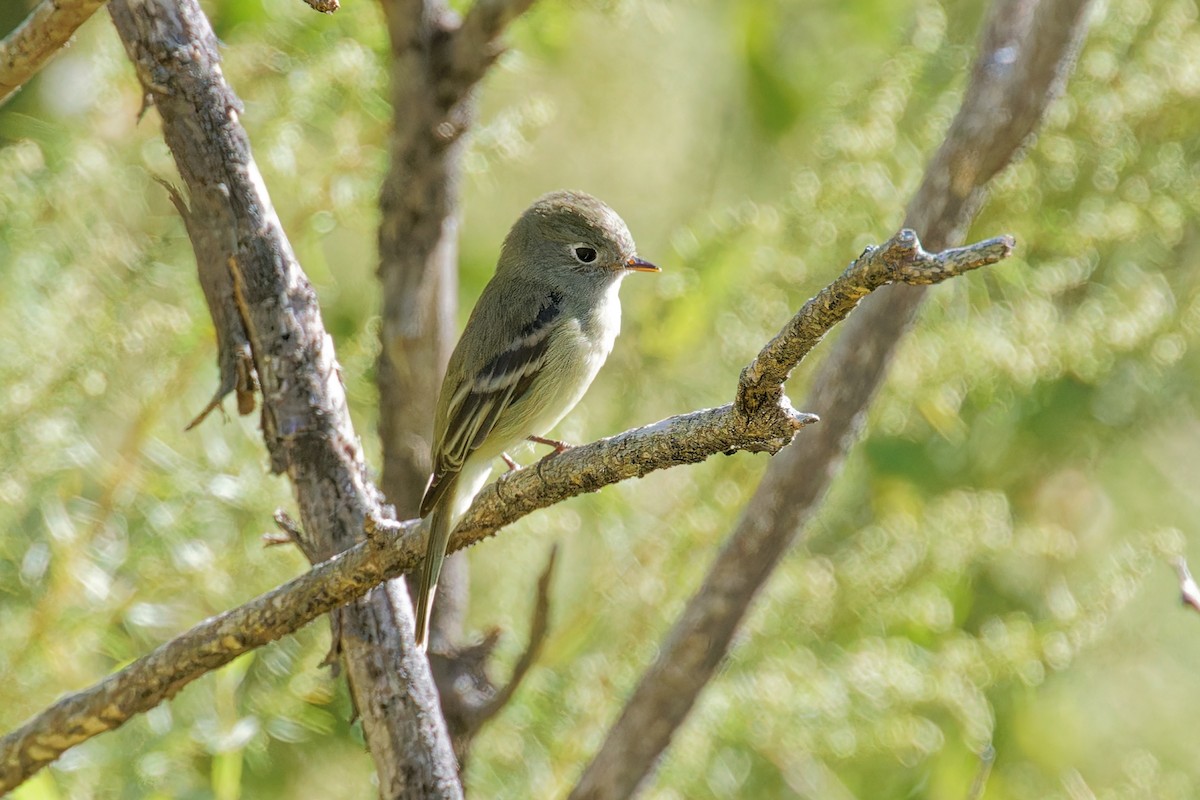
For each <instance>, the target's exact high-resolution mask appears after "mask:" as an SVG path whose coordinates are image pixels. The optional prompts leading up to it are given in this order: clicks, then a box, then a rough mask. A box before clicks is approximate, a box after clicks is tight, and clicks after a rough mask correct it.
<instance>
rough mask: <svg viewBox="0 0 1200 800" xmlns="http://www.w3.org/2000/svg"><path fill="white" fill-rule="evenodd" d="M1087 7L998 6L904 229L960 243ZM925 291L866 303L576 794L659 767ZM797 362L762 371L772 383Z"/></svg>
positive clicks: (1045, 95)
mask: <svg viewBox="0 0 1200 800" xmlns="http://www.w3.org/2000/svg"><path fill="white" fill-rule="evenodd" d="M1088 7H1089V0H1041V2H1036V1H1035V0H996V2H994V4H993V6H992V9H991V12H990V14H989V18H988V21H987V22H986V23H985V26H984V32H983V36H982V37H981V41H980V50H979V54H978V56H977V58H976V62H975V66H974V70H973V72H972V76H971V79H970V81H969V83H968V85H967V89H966V92H965V93H964V95H963V100H962V105H961V106H960V108H959V112H958V114H957V115H956V117H955V119H954V121H953V123H952V124H951V126H950V130H949V131H948V133H947V135H946V139H945V140H944V142H943V143H942V146H941V147H940V148H939V150H938V152H937V153H936V154H935V156H934V157H933V160H932V162H931V163H930V166H929V167H928V168H927V170H926V173H925V177H924V180H923V182H922V185H921V187H920V188H919V189H918V191H917V193H916V195H914V197H913V199H912V202H911V203H910V204H909V207H908V213H907V215H906V220H905V227H908V228H912V229H914V230H916V232H917V233H918V234H919V235H920V236H921V238H922V239H923V240H924V241H925V243H926V245H927V246H929V247H930V248H931V249H936V250H942V249H944V248H946V247H947V246H949V245H951V244H953V243H954V242H958V241H961V240H962V236H963V233H964V232H965V230H966V228H967V225H968V224H969V223H970V221H971V219H973V217H974V215H975V213H976V211H977V210H978V208H979V206H980V205H981V204H982V202H983V198H984V196H985V193H986V185H987V183H988V181H989V180H990V179H991V178H992V176H993V175H995V174H996V172H998V171H999V170H1000V169H1001V168H1002V167H1004V166H1005V165H1006V164H1008V163H1009V162H1010V161H1011V160H1012V159H1013V158H1014V157H1015V156H1016V155H1017V154H1018V152H1019V150H1020V147H1021V145H1022V143H1023V142H1024V141H1025V140H1026V139H1027V137H1028V136H1029V135H1030V134H1031V133H1032V132H1033V131H1034V129H1035V128H1036V126H1037V123H1038V121H1039V120H1040V119H1041V118H1042V115H1043V113H1044V111H1045V109H1046V107H1047V105H1049V102H1050V100H1051V99H1052V98H1053V97H1054V96H1056V95H1057V92H1058V90H1059V88H1061V86H1062V85H1063V83H1064V81H1065V79H1066V76H1067V74H1069V72H1070V68H1071V66H1072V64H1073V63H1074V56H1075V53H1076V52H1077V50H1078V47H1079V44H1080V42H1081V40H1082V37H1083V33H1084V30H1085V28H1086V25H1085V21H1086V16H1087V9H1088ZM923 296H924V292H923V291H922V288H921V287H920V286H914V285H902V286H895V287H891V288H889V289H887V290H885V291H881V292H878V293H876V294H874V295H872V296H871V297H870V298H868V299H867V300H866V301H864V302H863V304H862V308H861V309H860V310H859V311H858V312H857V313H856V314H855V315H854V317H853V318H852V319H851V320H850V322H849V323H848V324H847V325H846V328H845V330H843V332H842V334H841V336H840V337H839V339H838V342H837V344H836V346H835V347H834V349H833V351H832V353H831V354H830V355H829V357H828V358H827V359H826V360H825V361H824V362H823V363H822V365H821V368H820V370H819V372H818V374H817V375H816V376H815V378H814V379H813V380H812V383H811V385H812V386H813V390H812V393H811V394H810V396H809V398H808V399H807V400H806V401H805V404H804V407H805V408H806V409H808V410H810V411H813V412H815V413H816V414H818V415H820V417H821V419H822V420H823V422H822V424H821V425H819V426H817V427H816V428H815V429H814V430H813V433H812V435H811V436H806V437H805V440H804V445H805V446H804V447H793V448H789V449H788V450H787V451H785V452H784V453H782V454H780V456H779V457H778V458H776V459H774V460H773V461H772V463H771V465H770V466H769V467H768V469H767V472H766V474H765V475H764V477H763V480H762V483H761V484H760V485H759V487H758V489H757V490H756V491H755V494H754V496H753V497H752V498H751V500H750V502H749V503H748V504H747V506H746V509H745V511H744V512H743V514H742V517H741V519H740V520H739V521H738V524H737V527H736V528H735V530H734V531H733V533H732V534H731V535H730V537H729V539H728V540H727V541H726V543H725V545H724V546H723V547H722V549H721V552H720V553H719V554H718V556H717V558H716V560H715V561H714V563H713V565H712V567H711V568H710V570H709V572H708V574H707V575H706V576H705V578H704V580H703V582H702V583H701V585H700V588H699V589H698V590H697V591H696V594H695V595H694V596H693V597H692V598H691V599H690V600H689V601H688V604H687V606H686V607H685V609H684V611H683V613H682V614H681V615H680V617H679V618H678V619H677V620H676V622H675V624H674V626H673V627H672V629H671V632H670V634H669V635H668V636H667V638H666V641H665V642H664V643H663V644H662V646H661V647H660V648H659V650H658V653H657V655H656V657H655V660H654V662H653V664H651V666H650V667H649V668H648V669H647V671H646V673H645V674H644V675H643V676H642V679H641V681H640V682H639V684H638V686H637V687H636V688H635V690H634V692H633V694H632V696H631V697H630V698H629V700H628V701H627V702H626V705H625V708H624V709H623V711H622V712H621V715H620V717H619V719H618V721H617V723H616V724H615V725H614V726H613V727H612V728H611V729H610V730H609V732H608V735H607V737H606V739H605V742H604V744H603V745H602V746H601V749H600V751H599V752H598V753H597V755H596V757H595V758H594V760H593V761H592V762H591V764H589V765H588V767H587V768H586V769H585V770H584V773H583V775H582V777H581V778H580V782H579V784H578V785H577V786H576V788H575V790H574V791H573V792H572V793H571V798H573V799H574V800H582V798H588V799H589V800H599V799H601V798H604V799H605V800H608V799H610V798H611V799H614V800H615V798H627V797H630V796H631V795H633V794H634V793H635V792H636V791H637V788H638V786H639V785H640V784H641V783H642V781H644V780H645V779H646V777H647V776H648V775H649V774H650V773H651V771H652V770H653V768H654V765H655V763H657V761H658V758H659V756H660V755H661V754H662V752H663V751H664V750H665V749H666V747H667V745H668V744H669V743H670V740H671V736H672V735H673V734H674V732H675V731H676V730H677V729H678V727H679V726H680V725H681V724H682V722H683V720H684V719H685V718H686V717H687V715H688V712H689V711H690V710H691V708H692V705H693V704H694V702H695V700H696V698H697V697H698V696H699V694H700V692H701V690H702V689H703V688H704V686H705V685H707V683H708V681H709V680H710V679H711V678H712V676H713V675H714V674H715V672H716V670H717V667H718V665H719V664H720V663H721V661H722V659H723V658H724V657H725V654H726V652H728V649H729V647H730V643H731V642H732V640H733V635H734V632H735V631H736V630H737V626H738V625H739V624H740V623H741V620H742V619H743V618H744V616H745V615H746V612H747V610H748V609H749V607H750V604H751V602H752V601H753V599H754V597H755V595H756V594H757V592H758V590H759V589H760V588H761V587H762V585H763V584H764V583H765V582H766V580H767V578H768V577H769V576H770V574H771V572H772V570H773V569H774V568H775V565H776V564H777V563H778V561H779V559H780V557H781V556H782V555H783V554H784V553H785V552H786V551H787V549H788V547H789V546H790V545H791V544H792V542H793V541H794V540H795V538H796V536H797V535H798V533H799V532H800V531H801V530H802V529H803V526H804V524H805V523H806V522H807V521H808V520H809V519H810V518H811V516H812V514H813V513H814V512H815V510H816V509H817V507H818V505H819V503H820V501H821V498H822V497H823V496H824V494H825V491H826V489H827V488H828V486H829V484H830V482H831V481H832V479H833V476H834V475H836V474H837V473H838V471H839V466H840V465H841V463H842V461H843V459H844V458H845V455H846V453H847V452H848V450H849V448H850V447H851V446H852V444H853V443H854V442H855V441H856V440H857V438H858V436H857V434H858V431H859V429H860V428H861V426H862V423H863V420H864V419H865V417H866V414H865V412H866V410H867V409H868V408H869V406H870V403H871V400H872V399H873V398H874V396H875V394H876V391H877V390H878V388H879V386H880V385H881V384H882V382H883V379H884V377H885V375H886V372H887V366H888V364H889V362H890V361H891V358H892V354H893V353H894V352H895V350H896V347H897V344H898V343H899V342H900V341H901V340H902V339H903V336H904V333H905V332H906V330H907V329H908V327H909V325H910V324H911V322H912V320H913V318H914V316H915V314H916V311H917V309H918V307H919V306H920V302H921V300H922V298H923ZM794 346H795V345H786V346H785V347H794ZM760 361H762V359H761V357H760ZM789 362H790V357H789V358H787V359H784V360H783V363H782V364H771V363H767V364H765V365H763V367H762V368H763V369H769V370H771V372H772V379H771V383H773V381H774V380H775V376H777V375H778V374H779V373H780V372H784V371H786V369H788V367H787V364H788V363H789ZM768 385H769V384H768Z"/></svg>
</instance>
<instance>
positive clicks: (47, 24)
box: [0, 0, 107, 106]
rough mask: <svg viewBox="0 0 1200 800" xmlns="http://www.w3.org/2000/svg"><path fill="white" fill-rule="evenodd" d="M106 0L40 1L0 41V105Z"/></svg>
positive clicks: (44, 64)
mask: <svg viewBox="0 0 1200 800" xmlns="http://www.w3.org/2000/svg"><path fill="white" fill-rule="evenodd" d="M105 2H107V0H42V2H40V3H38V5H37V7H36V8H35V9H33V11H32V12H31V13H30V15H29V16H28V17H26V18H25V20H24V22H22V23H21V24H20V25H18V26H17V27H16V29H15V30H13V32H12V33H10V34H9V35H8V36H6V37H4V39H3V41H0V106H2V105H4V103H5V102H6V101H7V100H8V98H10V97H12V96H13V95H14V94H16V91H17V90H18V89H20V88H21V87H22V86H24V85H25V84H26V83H28V82H29V79H30V78H32V77H33V76H34V75H36V74H37V73H38V71H39V70H40V69H41V68H42V67H44V66H46V64H48V63H49V62H50V59H52V58H54V56H55V55H56V54H57V53H58V51H59V50H61V49H63V47H65V46H66V44H67V42H68V41H69V40H70V38H71V37H72V36H73V35H74V34H75V31H76V30H78V29H79V26H80V25H82V24H83V23H85V22H87V19H88V17H90V16H91V15H92V14H95V13H96V11H97V10H98V9H99V8H100V6H102V5H104V4H105Z"/></svg>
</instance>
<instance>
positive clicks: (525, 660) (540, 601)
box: [474, 545, 558, 728]
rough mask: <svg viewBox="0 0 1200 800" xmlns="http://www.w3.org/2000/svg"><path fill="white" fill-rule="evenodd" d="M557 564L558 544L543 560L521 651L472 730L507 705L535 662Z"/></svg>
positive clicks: (547, 626)
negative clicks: (543, 567) (544, 562)
mask: <svg viewBox="0 0 1200 800" xmlns="http://www.w3.org/2000/svg"><path fill="white" fill-rule="evenodd" d="M557 562H558V545H554V547H552V548H551V549H550V558H548V559H547V560H546V568H545V569H544V570H542V575H541V577H540V578H538V584H537V595H536V598H535V600H534V605H533V620H532V621H531V623H530V625H529V641H528V642H526V643H525V650H524V651H523V652H522V653H521V657H520V658H518V659H517V663H516V665H515V666H514V667H513V670H512V674H511V675H509V677H508V681H507V682H506V683H505V684H504V685H503V686H501V687H500V688H499V689H498V690H497V691H496V694H495V695H493V696H492V697H491V699H490V700H488V701H487V702H486V703H484V704H483V705H482V706H480V707H479V708H478V709H476V716H475V720H474V723H475V727H476V728H478V727H479V726H481V725H483V723H485V722H487V721H488V720H489V719H491V718H492V717H493V716H495V715H496V713H497V712H498V711H500V709H502V708H504V706H505V705H507V704H508V701H509V700H511V699H512V696H513V694H514V693H515V692H516V691H517V687H518V686H520V685H521V681H523V680H524V679H525V675H526V674H527V673H528V672H529V668H530V667H532V666H533V662H534V661H536V660H537V656H538V652H539V651H540V650H541V649H542V645H543V644H544V643H545V641H546V634H547V633H548V632H549V630H550V582H551V580H552V579H553V578H554V565H555V564H556V563H557Z"/></svg>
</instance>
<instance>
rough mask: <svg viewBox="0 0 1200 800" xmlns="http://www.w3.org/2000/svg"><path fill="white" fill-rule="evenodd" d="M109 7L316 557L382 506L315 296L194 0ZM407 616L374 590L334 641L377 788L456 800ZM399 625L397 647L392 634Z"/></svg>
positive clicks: (444, 740)
mask: <svg viewBox="0 0 1200 800" xmlns="http://www.w3.org/2000/svg"><path fill="white" fill-rule="evenodd" d="M110 9H111V11H112V17H113V21H114V23H115V24H116V27H117V30H118V32H119V33H120V35H121V39H122V41H123V43H124V45H125V48H126V51H127V52H128V54H129V56H130V59H131V60H132V61H133V62H134V65H135V66H136V68H137V74H138V78H139V80H140V81H141V83H142V86H143V89H144V90H145V92H146V94H147V95H148V96H149V97H150V98H151V99H152V101H153V105H154V107H155V108H157V109H158V110H159V113H160V114H161V116H162V120H163V136H164V138H165V140H166V142H167V145H168V147H170V149H171V152H172V154H173V156H174V158H175V163H176V165H177V167H178V169H179V173H180V175H181V176H182V178H183V180H184V183H185V184H186V185H187V189H188V194H189V197H190V199H191V208H190V212H191V214H192V215H193V216H196V215H202V216H200V217H198V218H203V219H206V220H210V221H211V224H212V225H214V226H216V232H215V233H214V235H213V244H214V246H218V247H223V248H224V252H223V254H222V256H223V257H222V258H221V262H222V264H223V266H224V267H225V269H226V270H227V271H228V274H229V275H231V276H232V287H231V291H232V294H233V298H234V301H235V313H237V314H238V315H239V316H240V318H241V322H242V326H243V328H244V330H245V332H246V335H247V338H248V341H249V343H250V350H251V354H252V356H253V359H254V367H255V371H256V373H257V375H258V379H259V382H260V384H261V386H262V398H263V407H262V430H263V437H264V439H265V442H266V446H267V450H268V452H269V454H270V458H271V466H272V469H274V471H276V472H279V473H286V474H287V476H288V478H289V479H290V480H291V482H292V485H293V487H294V489H295V493H296V500H297V503H298V505H299V509H300V522H301V528H300V529H299V530H300V531H301V532H302V533H303V536H302V537H301V538H300V539H299V540H298V544H299V545H300V547H301V549H302V550H303V551H304V553H305V555H306V556H307V557H308V558H309V560H310V561H312V562H314V563H316V562H318V561H323V560H325V559H328V558H330V557H331V556H333V555H334V554H335V553H337V552H339V551H341V550H344V549H346V548H349V547H350V546H352V545H353V544H354V543H355V542H356V541H358V540H360V539H361V536H362V530H363V520H364V518H365V517H366V516H367V515H374V514H379V513H381V512H380V498H379V496H378V492H377V491H376V489H375V487H374V486H373V485H372V483H371V482H370V480H369V479H368V477H367V474H366V468H365V465H364V463H363V456H362V449H361V446H360V443H359V440H358V436H357V434H356V433H355V431H354V428H353V425H352V423H351V420H350V415H349V413H348V411H347V407H346V395H345V388H344V387H343V385H342V381H341V378H340V375H339V372H338V370H339V368H338V365H337V361H336V359H335V357H334V352H333V344H332V340H331V339H330V337H329V335H328V334H327V333H326V331H325V328H324V325H323V323H322V320H321V313H320V308H319V306H318V303H317V298H316V294H315V292H314V291H313V288H312V286H311V285H310V284H309V282H308V279H307V277H306V276H305V275H304V273H303V271H302V270H301V268H300V265H299V264H298V263H297V262H296V258H295V256H294V254H293V253H292V249H291V245H290V243H289V242H288V240H287V238H286V236H285V234H284V232H283V229H282V227H281V225H280V223H279V220H278V218H277V216H276V214H275V211H274V209H273V208H272V206H271V202H270V198H269V197H268V195H267V190H266V187H265V186H264V184H263V181H262V177H261V175H260V174H259V171H258V167H257V165H256V164H255V162H254V159H253V157H252V156H251V154H250V145H249V140H248V137H247V136H246V132H245V131H244V130H243V129H242V127H241V125H240V123H239V121H238V112H239V109H240V107H241V104H240V102H239V100H238V98H237V97H236V96H235V95H234V93H233V91H232V90H231V89H230V87H229V86H228V85H227V84H226V83H225V80H224V78H223V77H222V74H221V70H220V67H219V56H218V51H217V42H216V38H215V37H214V35H213V32H212V29H211V27H210V25H209V23H208V20H207V18H205V16H204V14H203V12H202V11H201V9H200V7H199V5H198V3H197V2H196V1H195V0H113V2H112V3H111V5H110ZM397 595H399V597H397ZM411 618H412V612H411V608H410V606H409V605H408V601H407V597H406V596H404V593H403V592H399V593H396V592H389V591H387V590H386V589H385V590H383V591H379V592H374V593H372V594H371V595H369V596H367V597H365V598H363V599H361V600H359V601H357V602H355V603H354V604H352V605H351V606H350V607H348V608H346V609H345V610H344V611H342V612H341V614H340V617H339V619H338V624H337V625H335V626H334V631H335V636H336V637H337V639H336V641H335V647H337V648H340V650H339V652H341V653H342V654H343V655H344V656H345V666H346V673H347V680H348V682H349V685H350V689H351V693H352V695H353V698H354V702H355V707H356V709H357V710H358V713H359V715H360V717H361V719H362V723H363V732H364V734H365V735H366V739H367V742H368V745H369V747H370V750H371V754H372V756H373V758H374V761H375V766H376V771H377V773H378V776H379V783H380V791H381V793H382V794H383V795H384V796H385V797H389V798H390V797H399V796H404V795H407V796H413V797H418V796H419V797H442V798H456V797H460V796H461V788H460V786H459V784H458V776H457V769H456V766H455V761H454V756H453V751H452V749H451V746H450V741H449V737H448V735H447V733H446V729H445V724H444V722H443V721H442V719H441V715H440V713H439V710H438V704H437V695H436V690H435V687H434V685H433V679H432V677H431V675H430V673H429V666H428V662H427V661H426V660H425V659H424V658H423V657H422V656H421V655H420V654H419V653H416V651H415V649H414V648H413V647H412V646H411V639H412V633H411V631H412V619H411ZM397 630H398V631H400V635H407V636H408V640H409V646H408V648H404V647H402V646H400V645H397V644H396V642H395V638H394V636H392V633H393V632H394V631H397ZM398 705H401V706H404V707H405V710H406V713H405V714H404V715H402V716H403V720H404V722H403V724H396V721H397V720H398V719H401V715H398V714H396V713H394V708H395V707H396V706H398Z"/></svg>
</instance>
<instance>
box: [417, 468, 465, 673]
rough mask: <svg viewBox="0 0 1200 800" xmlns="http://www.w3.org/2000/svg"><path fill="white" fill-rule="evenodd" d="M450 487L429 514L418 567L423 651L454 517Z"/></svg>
mask: <svg viewBox="0 0 1200 800" xmlns="http://www.w3.org/2000/svg"><path fill="white" fill-rule="evenodd" d="M454 495H455V491H454V488H451V489H450V491H449V492H447V494H446V496H445V497H443V498H441V499H440V500H439V501H438V502H437V504H436V505H435V506H434V507H433V511H432V512H430V514H429V522H428V523H427V524H428V525H429V545H428V547H427V548H426V550H425V563H424V564H423V565H422V566H421V586H420V589H419V590H418V591H417V607H416V609H415V611H416V614H417V631H416V633H417V647H419V648H420V649H421V652H422V653H423V652H425V650H426V648H427V647H428V646H429V616H430V614H431V613H432V612H433V598H434V595H435V594H437V582H438V576H439V575H440V574H441V572H442V562H443V561H445V560H446V544H447V543H448V542H449V541H450V526H451V522H452V521H453V519H454Z"/></svg>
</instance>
